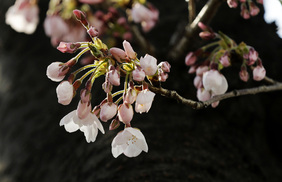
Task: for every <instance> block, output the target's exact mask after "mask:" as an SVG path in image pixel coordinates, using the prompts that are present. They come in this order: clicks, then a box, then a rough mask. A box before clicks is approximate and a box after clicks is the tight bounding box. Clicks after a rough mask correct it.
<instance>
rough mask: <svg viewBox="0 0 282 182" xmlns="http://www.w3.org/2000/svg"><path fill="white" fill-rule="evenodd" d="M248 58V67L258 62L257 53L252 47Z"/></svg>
mask: <svg viewBox="0 0 282 182" xmlns="http://www.w3.org/2000/svg"><path fill="white" fill-rule="evenodd" d="M248 58H249V61H248V65H253V64H254V63H255V62H256V61H257V60H258V52H257V51H256V50H255V49H254V48H252V47H251V48H250V49H249V54H248Z"/></svg>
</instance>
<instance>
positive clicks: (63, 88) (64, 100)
mask: <svg viewBox="0 0 282 182" xmlns="http://www.w3.org/2000/svg"><path fill="white" fill-rule="evenodd" d="M56 92H57V97H58V102H59V103H60V104H63V105H68V104H69V103H70V102H71V100H72V97H73V92H74V89H73V85H72V84H71V83H70V82H68V81H63V82H61V83H60V84H59V85H58V86H57V88H56Z"/></svg>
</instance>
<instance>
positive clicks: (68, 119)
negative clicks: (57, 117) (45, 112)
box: [60, 110, 76, 126]
mask: <svg viewBox="0 0 282 182" xmlns="http://www.w3.org/2000/svg"><path fill="white" fill-rule="evenodd" d="M75 115H76V110H74V111H72V112H70V113H68V114H67V115H65V116H64V117H63V118H62V119H61V121H60V126H62V125H65V124H68V123H69V122H71V121H73V119H72V118H73V117H74V116H75Z"/></svg>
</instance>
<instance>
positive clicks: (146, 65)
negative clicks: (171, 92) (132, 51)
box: [140, 54, 158, 76]
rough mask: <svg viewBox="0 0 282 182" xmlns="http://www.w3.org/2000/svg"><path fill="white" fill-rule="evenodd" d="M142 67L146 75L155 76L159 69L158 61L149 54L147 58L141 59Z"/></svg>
mask: <svg viewBox="0 0 282 182" xmlns="http://www.w3.org/2000/svg"><path fill="white" fill-rule="evenodd" d="M140 66H141V68H142V69H143V70H144V71H145V73H146V75H148V76H153V75H154V74H155V73H156V72H157V69H158V66H157V59H156V58H154V57H153V56H151V55H149V54H146V55H145V57H141V59H140Z"/></svg>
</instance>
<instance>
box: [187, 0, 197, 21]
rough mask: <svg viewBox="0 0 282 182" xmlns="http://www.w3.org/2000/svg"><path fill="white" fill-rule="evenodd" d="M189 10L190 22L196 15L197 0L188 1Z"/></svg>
mask: <svg viewBox="0 0 282 182" xmlns="http://www.w3.org/2000/svg"><path fill="white" fill-rule="evenodd" d="M188 10H189V23H192V22H193V21H194V19H195V17H196V3H195V0H189V1H188Z"/></svg>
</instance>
